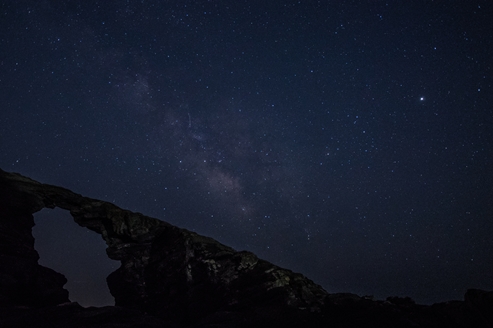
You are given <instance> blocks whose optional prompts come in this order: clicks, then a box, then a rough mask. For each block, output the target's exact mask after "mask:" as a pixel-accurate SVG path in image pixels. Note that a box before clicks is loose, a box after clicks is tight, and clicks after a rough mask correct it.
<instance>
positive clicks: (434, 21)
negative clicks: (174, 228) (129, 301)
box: [0, 0, 493, 303]
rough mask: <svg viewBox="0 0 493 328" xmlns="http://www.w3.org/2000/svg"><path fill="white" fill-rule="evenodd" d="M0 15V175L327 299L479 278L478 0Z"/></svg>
mask: <svg viewBox="0 0 493 328" xmlns="http://www.w3.org/2000/svg"><path fill="white" fill-rule="evenodd" d="M0 8H1V11H0V14H1V15H2V20H1V22H0V27H1V34H0V35H1V42H2V47H1V49H0V55H1V57H0V58H1V64H0V83H1V86H2V88H1V91H0V101H1V104H2V111H1V112H0V122H1V124H2V129H1V130H0V147H1V149H2V153H1V155H0V166H1V167H2V169H3V170H6V171H15V172H20V173H22V174H24V175H26V176H30V177H32V178H34V179H36V180H39V181H41V182H44V183H50V184H56V185H61V186H63V187H66V188H70V189H71V190H73V191H74V192H77V193H81V194H83V195H85V196H88V197H92V198H99V199H103V200H107V201H111V202H114V203H115V204H116V205H118V206H120V207H122V208H128V209H130V210H133V211H138V212H142V213H144V214H146V215H149V216H153V217H157V218H159V219H162V220H165V221H168V222H170V223H172V224H175V225H178V226H180V227H183V228H187V229H190V230H193V231H196V232H198V233H201V234H205V235H208V236H211V237H213V238H216V239H218V240H219V241H221V242H223V243H226V244H228V245H231V246H233V247H234V248H236V249H238V250H241V249H247V250H250V251H253V252H255V253H256V254H258V255H259V256H260V257H262V258H265V259H267V260H269V261H272V262H274V263H275V264H278V265H281V266H285V267H287V268H289V269H292V270H295V271H298V272H301V273H303V274H305V275H307V276H308V277H310V278H311V279H313V280H314V281H316V282H317V283H319V284H321V285H322V286H323V287H324V288H325V289H327V291H328V292H354V293H358V294H361V295H364V294H368V295H375V297H377V298H385V297H387V296H390V295H399V296H410V297H412V298H414V299H415V300H416V301H418V302H425V303H431V302H436V301H443V300H446V299H452V298H454V299H459V298H462V295H463V293H464V291H465V290H466V289H467V288H471V287H475V288H483V289H493V285H492V283H491V282H492V281H493V268H492V267H491V259H492V258H493V253H492V250H493V244H492V239H491V234H492V233H493V204H492V201H491V200H492V199H493V188H492V186H493V172H492V169H491V168H492V167H493V160H492V158H493V157H492V149H493V132H492V131H493V128H492V126H493V112H492V107H491V106H492V104H493V98H492V97H493V96H492V95H493V90H492V85H493V80H492V78H493V77H492V74H491V65H490V64H489V62H490V60H491V58H492V57H493V50H492V47H493V41H492V34H491V33H490V31H489V28H490V26H491V23H490V18H491V14H492V8H491V4H490V3H488V2H485V1H478V2H468V3H467V4H466V3H464V4H461V5H450V4H446V3H419V4H418V3H415V2H413V3H407V2H406V3H399V4H392V3H384V2H378V1H376V2H374V1H370V2H365V3H360V4H358V5H355V4H353V3H352V2H349V1H335V2H330V1H329V2H327V3H325V2H313V3H312V2H306V3H305V2H297V1H295V2H286V3H283V4H277V3H273V2H266V3H260V2H251V1H240V2H234V3H229V2H220V1H219V2H218V1H214V2H209V1H193V2H192V1H166V2H162V1H151V0H150V1H144V2H138V1H130V2H122V3H117V2H112V1H104V2H103V1H91V2H75V1H63V2H59V1H48V0H45V1H22V2H18V1H7V2H5V3H4V4H3V5H1V6H0ZM53 229H55V230H57V231H58V230H59V229H60V230H63V229H64V228H53ZM74 239H75V240H78V237H74ZM88 243H89V244H90V245H88V247H91V245H92V244H93V243H92V242H88ZM98 247H99V246H98ZM61 248H63V247H58V249H61ZM40 252H41V250H40ZM94 252H99V250H98V251H96V250H95V251H94ZM59 262H62V261H59ZM65 262H67V263H65ZM65 262H64V263H60V264H63V265H65V264H67V265H77V264H76V263H70V262H71V261H65ZM59 270H62V269H59ZM105 270H106V269H105ZM78 280H81V279H78Z"/></svg>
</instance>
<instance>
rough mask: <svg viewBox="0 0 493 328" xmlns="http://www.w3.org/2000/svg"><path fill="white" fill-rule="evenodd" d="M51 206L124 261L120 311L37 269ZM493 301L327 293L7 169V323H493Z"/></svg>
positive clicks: (0, 310) (2, 306) (0, 199)
mask: <svg viewBox="0 0 493 328" xmlns="http://www.w3.org/2000/svg"><path fill="white" fill-rule="evenodd" d="M45 207H48V208H55V207H59V208H62V209H65V210H68V211H70V213H71V215H72V216H73V218H74V220H75V222H76V223H77V224H79V225H80V226H82V227H86V228H88V229H91V230H93V231H95V232H97V233H99V234H100V235H101V236H102V238H103V239H104V240H105V241H106V244H107V245H108V248H107V254H108V256H109V257H110V258H111V259H114V260H118V261H120V262H121V266H120V268H119V269H118V270H116V271H115V272H113V273H112V274H110V275H109V276H108V278H107V282H108V286H109V288H110V292H111V294H112V295H113V296H114V297H115V304H116V306H115V307H105V308H100V309H97V308H89V309H84V308H82V307H80V306H78V305H77V304H74V303H69V299H68V293H67V291H66V290H65V289H63V285H64V284H65V283H66V279H65V277H64V276H63V275H61V274H60V273H57V272H55V271H53V270H51V269H49V268H45V267H43V266H41V265H39V264H38V258H39V256H38V253H37V252H36V250H35V249H34V238H33V236H32V231H31V230H32V227H33V226H34V220H33V215H32V214H33V213H35V212H37V211H39V210H41V209H43V208H45ZM492 298H493V293H487V292H482V291H473V290H471V291H469V292H468V294H467V295H466V301H465V302H456V303H453V304H452V303H450V304H449V303H441V304H438V305H433V306H431V307H428V306H421V305H416V304H414V303H412V302H411V303H410V302H401V303H400V304H398V303H399V302H396V301H395V300H396V298H392V299H389V301H386V302H384V301H373V300H369V299H366V298H361V297H359V296H357V295H353V294H328V293H327V292H326V291H325V290H324V289H323V288H322V287H320V286H319V285H317V284H315V283H314V282H313V281H311V280H309V279H308V278H306V277H304V276H303V275H301V274H298V273H294V272H292V271H290V270H286V269H283V268H280V267H278V266H276V265H273V264H272V263H269V262H267V261H264V260H262V259H259V258H258V257H257V256H255V255H254V254H253V253H251V252H247V251H241V252H238V251H235V250H234V249H232V248H230V247H228V246H225V245H223V244H221V243H219V242H217V241H216V240H214V239H212V238H208V237H204V236H201V235H198V234H196V233H194V232H191V231H188V230H186V229H181V228H178V227H176V226H173V225H170V224H168V223H166V222H163V221H160V220H157V219H154V218H150V217H147V216H145V215H143V214H140V213H134V212H131V211H127V210H123V209H121V208H119V207H117V206H115V205H113V204H111V203H108V202H104V201H100V200H96V199H91V198H87V197H83V196H81V195H78V194H76V193H74V192H72V191H70V190H67V189H64V188H61V187H57V186H52V185H47V184H42V183H39V182H36V181H34V180H31V179H29V178H27V177H24V176H21V175H19V174H15V173H7V172H4V171H2V170H0V318H3V319H0V326H2V324H4V325H8V324H12V325H23V324H28V325H29V326H31V327H35V326H38V327H42V326H43V323H42V322H46V321H49V322H50V324H49V325H46V326H50V327H67V322H71V321H70V320H73V321H74V322H75V321H77V322H78V323H79V324H80V325H81V326H84V327H99V326H102V325H104V326H105V327H111V326H112V325H113V326H115V327H116V326H118V327H127V326H128V327H130V326H132V325H139V327H158V326H166V327H199V326H200V327H219V326H221V327H252V326H270V327H280V326H286V327H329V326H330V327H359V326H363V325H364V326H365V327H373V326H375V327H377V326H378V327H394V326H399V327H468V324H470V323H471V322H474V324H475V327H489V326H490V325H491V324H492V322H493V320H492V317H491V314H489V313H493V311H490V310H493V304H492ZM40 309H42V310H40ZM33 318H34V319H33ZM122 318H126V319H125V320H123V319H122ZM2 320H3V321H2ZM26 320H28V321H26ZM29 320H31V321H29ZM67 320H68V321H67ZM122 320H123V321H122ZM37 323H39V324H37ZM68 326H70V323H69V324H68Z"/></svg>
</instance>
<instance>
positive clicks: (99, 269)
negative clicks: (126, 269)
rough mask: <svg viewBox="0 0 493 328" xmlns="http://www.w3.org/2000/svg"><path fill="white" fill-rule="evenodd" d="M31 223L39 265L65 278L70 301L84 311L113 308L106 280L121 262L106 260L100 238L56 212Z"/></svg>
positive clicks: (38, 215) (41, 214) (45, 211)
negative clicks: (96, 308) (32, 224)
mask: <svg viewBox="0 0 493 328" xmlns="http://www.w3.org/2000/svg"><path fill="white" fill-rule="evenodd" d="M34 222H35V226H34V227H33V236H34V238H35V242H34V248H35V249H36V251H37V252H38V253H39V257H40V259H39V262H38V263H39V264H40V265H43V266H45V267H48V268H51V269H53V270H55V271H57V272H60V273H62V274H63V275H65V277H66V278H67V280H68V282H67V284H66V285H65V286H64V288H65V289H67V290H68V292H69V299H70V301H72V302H77V303H79V304H80V305H81V306H84V307H89V306H96V307H100V306H107V305H115V300H114V298H113V296H112V295H111V294H110V291H109V289H108V285H107V283H106V277H107V276H108V275H109V274H110V273H111V272H113V271H115V270H116V269H117V268H118V267H119V266H120V262H119V261H114V260H111V259H110V258H108V256H107V255H106V243H105V242H104V240H103V238H102V237H101V236H100V235H99V234H97V233H95V232H94V231H91V230H89V229H87V228H84V227H81V226H79V225H78V224H77V223H75V222H74V219H73V218H72V216H71V215H70V213H69V212H68V211H66V210H62V209H59V208H55V209H53V210H52V209H48V208H45V209H43V210H41V211H40V212H37V213H35V214H34Z"/></svg>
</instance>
